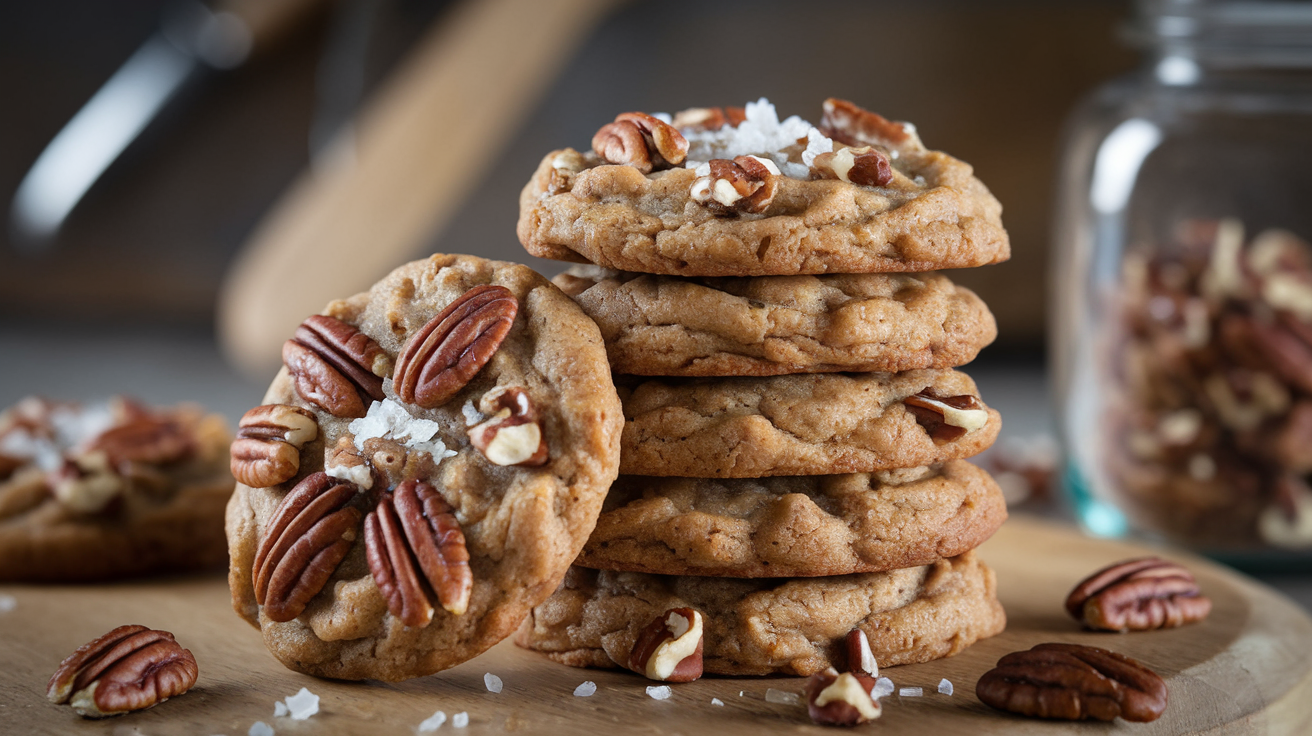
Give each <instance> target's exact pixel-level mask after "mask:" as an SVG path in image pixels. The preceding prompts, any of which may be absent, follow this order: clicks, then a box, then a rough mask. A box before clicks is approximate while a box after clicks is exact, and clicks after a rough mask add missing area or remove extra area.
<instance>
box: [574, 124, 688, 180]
mask: <svg viewBox="0 0 1312 736" xmlns="http://www.w3.org/2000/svg"><path fill="white" fill-rule="evenodd" d="M592 150H593V151H596V152H597V155H598V156H600V157H601V158H602V160H604V161H606V162H607V163H612V164H628V165H630V166H633V167H634V168H636V169H637V170H638V171H641V172H642V173H644V174H650V173H651V172H652V170H653V169H667V168H669V167H670V166H674V165H676V164H681V163H683V161H684V159H686V158H687V157H688V139H687V138H684V137H683V135H682V134H681V133H679V131H677V130H675V129H674V128H673V126H671V125H670V124H669V123H666V122H664V121H662V120H660V119H659V118H656V117H653V116H651V115H648V114H647V113H645V112H625V113H620V114H619V115H616V116H615V122H613V123H609V124H607V125H603V126H602V127H601V129H600V130H598V131H597V134H596V135H594V136H593V137H592Z"/></svg>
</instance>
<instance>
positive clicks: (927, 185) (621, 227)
mask: <svg viewBox="0 0 1312 736" xmlns="http://www.w3.org/2000/svg"><path fill="white" fill-rule="evenodd" d="M518 233H519V237H520V240H521V242H522V243H523V244H524V246H525V247H526V248H527V249H528V251H529V252H531V253H532V254H534V255H537V256H542V257H548V258H555V259H559V260H567V261H574V262H587V263H588V264H589V265H583V266H576V267H574V268H572V269H570V270H569V271H568V272H566V273H565V274H562V275H561V276H559V277H557V279H556V284H557V285H558V286H560V287H561V288H562V289H563V290H564V291H565V292H566V293H567V294H569V295H571V296H572V297H574V299H575V300H576V301H577V302H578V303H579V304H580V305H581V306H582V307H583V310H584V311H585V312H586V313H587V314H588V315H589V316H591V317H592V318H593V319H594V320H596V322H597V324H598V325H599V326H600V328H601V333H602V337H603V339H604V341H605V343H606V348H607V353H608V357H609V360H610V362H611V367H612V370H613V372H614V373H615V374H616V375H615V380H616V384H617V386H618V388H619V393H620V398H621V400H622V403H623V409H624V419H625V422H624V430H623V434H622V440H621V460H620V473H621V475H620V477H619V479H618V480H617V481H616V483H615V484H614V485H613V486H612V487H611V489H610V493H609V495H608V497H607V499H606V502H605V505H604V508H603V511H602V514H601V517H600V519H599V521H598V523H597V527H596V529H595V531H594V532H593V534H592V536H591V538H590V539H589V541H588V543H587V545H586V546H585V547H584V549H583V552H582V554H581V555H580V556H579V558H578V559H577V561H576V563H575V566H574V567H573V568H572V569H571V570H570V572H569V573H568V574H567V576H566V578H565V581H564V583H563V584H562V586H561V587H560V589H559V590H557V592H556V593H555V594H554V595H553V596H552V597H551V598H550V599H548V600H547V601H546V602H545V603H542V604H540V605H538V606H536V607H535V608H534V609H533V613H532V615H531V616H530V617H529V618H528V619H526V621H525V622H524V624H523V625H522V627H521V629H520V631H519V635H518V638H517V641H518V643H519V644H520V645H521V646H524V647H527V648H530V649H534V650H537V651H540V652H543V653H545V654H546V655H547V656H549V657H551V658H552V659H555V660H557V661H560V662H563V663H566V664H571V665H576V666H595V667H617V666H618V667H626V668H629V669H632V670H635V671H637V672H639V673H642V674H645V675H647V676H648V677H652V678H654V679H666V680H671V681H677V680H681V679H691V678H692V677H695V676H697V675H698V674H700V672H701V671H704V672H706V673H712V674H725V675H743V674H753V675H763V674H771V673H783V674H794V675H809V674H812V673H814V672H817V671H820V670H823V669H825V668H826V667H829V666H836V667H839V668H843V667H845V666H847V664H848V663H847V658H848V655H847V654H846V649H845V647H846V644H845V642H847V641H848V640H849V638H850V637H849V635H850V634H851V633H852V632H853V631H854V630H860V631H862V632H864V633H865V635H866V638H867V639H868V641H869V644H870V647H871V652H872V653H873V654H874V656H875V658H876V659H877V660H878V662H879V663H880V664H885V665H895V664H905V663H911V662H924V661H928V660H932V659H935V658H939V657H945V656H949V655H952V654H955V653H957V652H959V651H961V650H962V649H963V648H965V647H967V646H969V645H970V644H971V643H973V642H974V641H976V640H977V639H980V638H982V637H987V636H992V635H994V634H997V633H998V632H1000V631H1001V630H1002V628H1003V626H1004V624H1005V616H1004V613H1003V611H1002V608H1001V606H1000V605H999V603H998V601H997V597H996V591H995V584H994V575H993V572H992V571H991V570H989V569H988V568H987V567H985V566H984V564H983V563H982V562H981V561H980V560H979V559H977V558H976V556H975V555H974V553H973V552H972V550H973V549H974V548H975V547H976V546H978V545H979V544H980V543H982V542H983V541H984V540H986V539H987V538H988V537H989V536H990V535H991V534H992V533H993V532H994V531H995V530H996V529H997V528H998V526H999V525H1000V524H1001V523H1002V522H1003V520H1004V519H1005V518H1006V508H1005V503H1004V501H1003V497H1002V493H1001V491H1000V490H999V488H998V486H997V485H996V484H995V483H994V482H993V480H992V479H991V478H990V477H989V475H988V474H987V473H985V472H984V471H982V470H980V469H979V468H977V467H975V466H973V465H971V464H970V463H968V462H966V461H965V460H964V458H967V457H970V456H972V455H975V454H977V453H979V452H981V451H983V450H985V449H986V448H988V447H989V445H991V444H992V443H993V441H994V439H995V438H996V436H997V434H998V430H999V425H1000V420H999V417H998V414H997V412H995V411H993V410H992V409H989V408H988V407H987V406H986V405H985V404H984V403H983V402H982V401H981V400H980V398H979V396H978V392H977V390H976V387H975V384H974V382H973V381H971V379H970V378H969V377H968V376H966V375H965V374H963V373H960V372H957V371H955V370H953V367H955V366H959V365H963V364H965V363H968V362H970V361H971V360H972V359H973V358H974V357H975V355H976V354H977V353H978V351H979V350H980V349H981V348H983V347H984V346H985V345H987V344H988V343H989V342H991V341H992V340H993V338H994V337H995V335H996V326H995V324H994V321H993V317H992V315H991V314H990V313H989V311H988V308H987V307H986V306H985V305H984V303H983V302H982V301H981V300H980V299H979V298H978V297H977V296H976V295H975V294H973V293H972V292H970V291H969V290H967V289H964V288H961V287H958V286H956V285H954V284H953V283H952V282H951V281H950V280H949V279H947V278H946V277H944V276H942V275H940V274H935V273H925V272H927V271H931V270H933V269H940V268H963V267H974V266H981V265H986V264H991V263H997V262H999V261H1002V260H1005V259H1006V258H1007V257H1008V255H1009V245H1008V241H1007V235H1006V232H1005V231H1004V230H1003V228H1002V223H1001V206H1000V205H999V204H998V202H997V200H995V199H994V198H993V197H992V195H991V194H989V192H988V190H987V189H986V188H985V186H984V185H983V184H982V183H981V182H980V181H979V180H978V179H976V178H975V177H974V176H973V175H972V170H971V168H970V166H969V165H967V164H965V163H963V162H961V161H959V160H957V159H954V158H952V157H950V156H948V155H946V154H944V153H941V152H937V151H930V150H928V149H926V148H925V147H924V146H923V145H922V144H921V142H920V140H919V138H918V136H917V135H916V132H915V130H914V128H913V127H912V126H910V125H909V124H906V123H894V122H890V121H888V120H886V119H884V118H882V117H880V116H879V115H876V114H874V113H872V112H869V111H866V110H863V109H861V108H859V107H857V106H855V105H853V104H851V103H848V102H845V101H842V100H836V99H830V100H827V101H826V102H825V103H824V114H823V117H822V118H821V121H820V123H819V124H818V125H816V126H813V125H811V124H810V123H807V122H806V121H804V120H802V119H800V118H798V117H795V116H794V117H790V118H788V119H786V120H783V121H780V120H779V119H778V116H777V115H776V113H775V110H774V107H773V106H772V105H770V104H769V103H768V102H767V101H765V100H761V101H760V102H757V103H754V104H748V105H747V106H746V108H727V109H721V108H700V109H694V110H687V111H684V112H682V113H679V114H678V115H675V116H672V117H671V116H665V115H647V114H643V113H625V114H623V115H620V116H619V117H617V118H616V120H615V122H614V123H611V124H608V125H606V126H605V127H603V128H602V129H601V130H600V131H598V133H597V135H596V136H595V137H594V139H593V142H592V150H591V151H588V152H578V151H575V150H573V149H565V150H561V151H553V152H552V153H550V154H548V155H547V156H546V158H545V159H544V160H543V162H542V164H541V165H540V167H539V168H538V170H537V172H536V173H535V175H534V177H533V179H532V180H531V181H530V182H529V184H528V185H527V186H526V187H525V189H524V191H523V194H522V195H521V199H520V220H519V226H518ZM694 641H695V644H696V646H695V647H694ZM662 642H687V644H686V645H685V646H683V647H682V649H679V650H678V651H675V652H674V654H670V651H672V649H671V647H664V648H663V649H662V648H661V647H657V646H656V645H657V644H660V643H662ZM655 650H660V651H661V652H663V654H660V655H659V656H657V655H653V651H655ZM667 650H670V651H667ZM685 650H686V651H685ZM661 657H664V660H663V661H661V662H657V659H660V658H661ZM671 658H672V659H671ZM697 659H700V663H699V664H700V666H701V670H699V671H697V672H696V673H694V672H693V670H694V669H696V668H695V667H694V665H695V664H698V663H696V662H694V660H697Z"/></svg>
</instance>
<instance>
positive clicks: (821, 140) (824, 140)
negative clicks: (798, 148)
mask: <svg viewBox="0 0 1312 736" xmlns="http://www.w3.org/2000/svg"><path fill="white" fill-rule="evenodd" d="M833 152H834V142H833V140H831V139H830V138H829V136H827V135H825V134H824V133H821V132H820V129H819V128H811V129H810V130H808V131H806V150H805V151H802V163H803V164H805V165H806V166H808V167H809V166H811V165H812V164H814V163H815V157H816V156H819V155H820V154H822V153H833Z"/></svg>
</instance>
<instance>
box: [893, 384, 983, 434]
mask: <svg viewBox="0 0 1312 736" xmlns="http://www.w3.org/2000/svg"><path fill="white" fill-rule="evenodd" d="M902 405H903V406H905V407H906V409H907V411H909V412H911V414H912V416H914V417H915V418H916V422H918V423H919V424H920V426H922V427H924V428H925V431H926V432H928V433H929V436H930V437H931V438H932V439H933V440H934V441H935V442H940V443H941V442H952V441H953V440H956V439H960V438H961V437H962V436H963V435H965V434H966V433H967V432H973V431H974V430H976V429H979V428H980V427H983V426H984V425H985V424H988V421H989V413H988V410H987V409H985V408H984V403H983V402H982V401H980V400H979V399H978V398H976V397H974V396H971V395H970V394H966V395H964V396H939V395H938V394H936V393H935V392H934V391H933V390H932V389H925V390H924V391H921V392H920V393H918V394H915V395H914V396H908V397H906V398H905V399H903V400H902Z"/></svg>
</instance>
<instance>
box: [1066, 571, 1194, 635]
mask: <svg viewBox="0 0 1312 736" xmlns="http://www.w3.org/2000/svg"><path fill="white" fill-rule="evenodd" d="M1211 610H1212V601H1211V600H1209V599H1208V598H1207V597H1206V596H1204V595H1203V594H1202V593H1201V592H1200V591H1199V589H1198V583H1197V582H1195V581H1194V576H1193V574H1192V573H1190V572H1189V571H1188V570H1186V569H1185V568H1184V567H1182V566H1180V565H1177V564H1175V563H1173V562H1167V561H1166V560H1163V559H1159V558H1156V557H1144V558H1139V559H1134V560H1125V561H1124V562H1118V563H1116V564H1114V565H1109V566H1107V567H1105V568H1103V569H1101V570H1099V571H1098V572H1095V573H1094V574H1092V575H1090V576H1089V577H1087V578H1085V579H1084V580H1082V581H1080V583H1079V584H1078V585H1076V586H1075V588H1074V590H1072V591H1071V593H1070V595H1069V596H1068V597H1067V598H1066V611H1067V612H1068V613H1070V615H1071V616H1072V617H1074V618H1075V620H1077V621H1079V622H1080V623H1082V624H1084V625H1085V626H1087V627H1088V628H1090V629H1101V630H1104V631H1146V630H1148V629H1164V628H1172V627H1175V626H1183V625H1184V624H1188V623H1193V622H1195V621H1201V620H1203V619H1204V618H1206V617H1207V614H1208V613H1209V612H1211Z"/></svg>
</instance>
